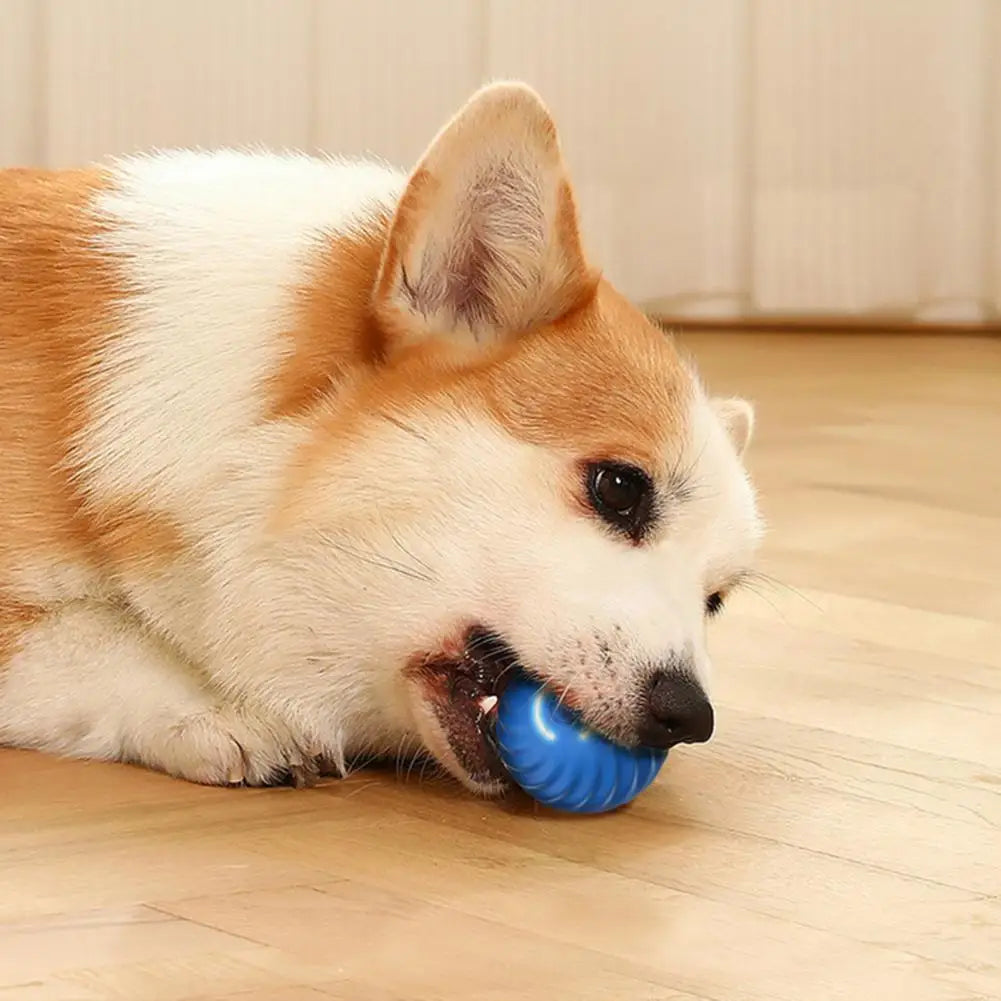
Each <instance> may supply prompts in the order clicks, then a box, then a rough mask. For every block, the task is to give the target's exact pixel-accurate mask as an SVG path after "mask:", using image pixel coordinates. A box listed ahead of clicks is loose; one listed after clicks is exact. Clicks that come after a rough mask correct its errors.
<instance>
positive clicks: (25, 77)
mask: <svg viewBox="0 0 1001 1001" xmlns="http://www.w3.org/2000/svg"><path fill="white" fill-rule="evenodd" d="M37 15H38V8H37V4H36V2H35V0H0V167H5V166H13V165H16V164H29V163H37V161H38V154H39V151H38V133H39V130H40V128H41V115H42V107H41V97H42V94H41V91H40V88H39V87H38V80H37V69H38V58H39V54H40V48H41V46H40V33H39V31H38V27H39V24H38V21H39V19H38V16H37Z"/></svg>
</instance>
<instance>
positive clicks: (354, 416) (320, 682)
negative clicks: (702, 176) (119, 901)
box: [0, 84, 759, 793]
mask: <svg viewBox="0 0 1001 1001" xmlns="http://www.w3.org/2000/svg"><path fill="white" fill-rule="evenodd" d="M0 375H2V378H0V483H2V486H0V744H7V745H12V746H20V747H27V748H38V749H41V750H45V751H49V752H54V753H57V754H64V755H71V756H76V757H89V758H97V759H106V760H121V761H129V762H136V763H141V764H143V765H147V766H149V767H151V768H155V769H161V770H163V771H166V772H169V773H171V774H174V775H178V776H183V777H185V778H188V779H192V780H195V781H198V782H205V783H234V782H247V783H265V782H269V781H273V780H275V779H276V778H277V777H278V776H280V775H282V774H284V773H287V772H289V771H292V772H296V771H297V770H299V771H301V770H303V769H305V770H308V769H309V767H310V766H311V764H312V762H313V761H315V760H317V759H323V760H326V761H332V762H333V763H334V764H335V765H337V766H338V767H343V766H344V763H345V761H346V760H348V759H350V758H351V757H352V756H355V755H360V754H390V755H391V754H394V753H395V752H397V750H398V749H399V748H400V747H401V746H402V747H406V746H408V745H409V746H413V745H415V744H417V743H418V742H419V743H420V745H421V746H422V747H424V748H425V749H426V750H427V751H428V752H430V753H431V754H432V755H433V756H434V757H435V758H437V760H438V761H439V762H440V763H441V764H443V765H444V766H445V767H446V768H448V769H449V770H451V771H452V772H453V773H454V774H455V775H456V776H457V777H458V778H459V779H460V780H462V781H464V782H465V783H466V784H467V785H469V786H470V787H471V788H473V789H474V790H477V791H480V792H487V793H489V792H494V791H496V790H497V789H499V788H500V787H501V784H502V783H501V782H500V781H499V780H497V779H496V777H495V776H491V775H490V774H489V773H487V772H482V771H480V770H478V769H477V767H475V762H474V764H473V765H470V763H469V761H468V760H466V759H464V758H462V756H461V755H460V754H459V753H458V751H459V750H460V749H458V748H456V747H455V746H453V742H452V741H451V740H450V735H449V733H448V732H446V728H445V727H444V726H443V725H442V722H441V716H440V714H439V713H438V712H437V711H436V705H438V703H440V701H441V700H442V699H446V700H447V698H448V695H447V693H444V694H443V691H442V689H441V687H440V685H439V687H438V688H435V685H436V684H438V683H439V682H440V679H435V678H434V677H432V676H431V675H429V674H428V672H427V671H426V670H425V667H426V666H427V665H429V664H433V663H435V662H436V658H437V659H440V658H443V657H444V658H445V659H446V660H447V659H448V658H450V657H451V658H454V659H456V660H457V661H461V659H462V657H463V655H464V654H463V643H464V642H465V639H464V638H465V637H467V636H468V635H469V631H470V629H471V628H473V627H475V626H481V627H483V628H486V629H489V630H491V631H492V633H494V634H496V635H497V636H499V637H502V638H503V640H504V641H505V642H506V643H507V644H508V645H509V647H510V649H511V650H512V651H514V653H515V654H516V655H517V658H518V661H519V662H520V663H521V665H522V666H523V667H524V668H525V669H526V670H529V671H531V672H533V673H535V674H537V675H538V676H540V677H541V678H543V679H545V680H547V681H549V682H550V683H551V684H552V685H553V686H554V687H555V688H557V689H559V690H561V691H562V692H563V693H564V694H565V696H566V697H567V698H568V699H569V700H570V701H572V703H573V704H574V705H575V706H576V708H577V709H578V710H579V711H580V712H581V713H582V714H583V715H584V717H585V718H587V719H589V720H590V721H591V722H592V723H594V724H595V725H596V726H598V727H599V728H601V729H603V730H604V731H605V732H607V733H609V734H611V735H612V736H615V737H617V738H619V739H623V740H626V741H629V740H633V741H635V740H638V739H639V736H638V735H639V734H640V724H639V722H638V720H640V718H641V717H642V715H643V713H644V712H646V709H645V708H644V705H645V703H644V699H645V698H648V694H647V695H645V694H644V693H648V690H649V683H650V677H651V676H652V673H654V672H656V671H661V676H663V666H664V665H669V666H670V672H669V674H670V677H671V678H677V679H680V680H682V681H684V682H685V683H686V684H688V685H689V687H691V686H692V685H694V686H696V687H700V686H701V687H704V686H705V685H706V683H707V675H708V672H709V661H708V657H707V654H706V649H705V627H704V603H705V601H706V598H707V596H708V595H715V594H717V593H723V592H725V591H726V590H727V588H729V587H730V586H731V585H732V584H733V583H734V582H736V581H737V580H739V578H740V577H741V575H742V574H743V573H744V572H745V571H746V570H747V569H748V567H749V564H750V561H751V559H752V556H753V552H754V549H755V545H756V542H757V538H758V534H759V529H758V518H757V514H756V511H755V503H754V498H753V493H752V490H751V487H750V486H749V483H748V480H747V477H746V475H745V473H744V470H743V468H742V465H741V462H740V454H741V453H742V451H743V449H744V446H745V445H746V443H747V439H748V437H749V435H750V430H751V410H750V408H749V407H748V405H747V404H745V403H743V402H742V401H734V400H730V401H725V402H720V401H713V400H710V399H709V398H708V397H707V396H706V394H705V392H704V390H703V389H702V387H701V385H700V384H699V382H698V381H697V379H696V378H695V377H694V375H693V374H692V371H691V370H690V368H689V366H688V365H687V364H685V363H683V362H682V360H681V359H680V358H679V355H678V354H677V352H676V349H675V347H674V346H673V345H672V343H671V341H670V339H669V338H668V337H666V336H665V335H664V334H663V333H662V332H661V331H659V330H658V329H656V328H655V327H654V326H653V325H651V324H650V323H649V322H648V321H647V320H646V319H645V318H644V317H643V316H642V315H641V314H640V313H639V312H638V311H637V310H636V309H635V308H633V307H632V306H631V305H630V304H629V303H628V302H627V301H626V300H625V299H624V298H623V297H622V296H621V295H620V294H619V293H617V292H616V291H615V289H614V288H612V287H611V285H609V284H608V283H607V282H606V281H605V280H603V279H602V278H601V277H600V275H599V273H598V272H597V271H596V270H595V269H594V268H593V267H592V265H591V264H590V263H589V262H588V260H587V259H586V257H585V254H584V251H583V249H582V246H581V239H580V236H579V233H578V221H577V213H576V209H575V204H574V197H573V193H572V189H571V186H570V183H569V180H568V177H567V173H566V170H565V167H564V163H563V159H562V156H561V153H560V150H559V145H558V141H557V136H556V131H555V128H554V126H553V122H552V120H551V118H550V116H549V114H548V112H547V111H546V109H545V108H544V106H543V105H542V104H541V102H540V101H539V99H538V97H537V96H536V95H535V94H534V93H533V92H532V91H530V90H529V89H528V88H526V87H523V86H521V85H517V84H496V85H492V86H490V87H488V88H486V89H484V90H483V91H481V92H480V93H479V94H477V95H476V96H475V97H474V98H473V99H472V100H471V101H470V102H469V104H467V105H466V106H465V107H464V108H463V109H462V110H461V111H460V113H459V114H458V115H457V116H456V117H455V118H454V119H453V120H452V121H451V122H450V123H449V124H448V125H447V126H446V127H445V128H444V129H443V131H442V132H441V133H440V134H439V135H438V137H437V138H436V139H435V140H434V142H433V143H432V145H431V146H430V148H429V150H428V152H427V153H426V154H425V156H424V157H423V159H422V160H421V162H420V163H419V165H418V166H417V168H416V169H415V170H414V171H413V173H411V174H410V175H409V176H406V175H403V174H400V173H398V172H396V171H395V170H391V169H389V168H387V167H385V166H383V165H380V164H375V163H368V162H360V161H340V160H324V159H313V158H308V157H306V156H299V155H281V156H277V155H269V154H262V153H253V154H249V153H248V154H244V153H235V152H220V153H193V152H176V153H163V154H156V155H153V156H149V157H140V158H134V159H127V160H124V161H120V162H116V163H114V164H113V165H111V166H109V167H107V168H100V169H92V170H85V171H67V172H44V171H34V170H10V171H4V172H0ZM605 460H611V461H615V462H619V463H624V464H629V465H633V466H636V467H639V468H641V469H642V470H644V471H646V473H647V474H648V475H649V477H650V478H651V481H652V483H653V485H654V488H655V491H656V506H657V517H656V519H655V520H654V521H653V522H652V523H651V526H650V529H649V531H648V532H647V533H646V534H645V535H644V536H643V538H642V539H640V538H626V537H624V536H623V535H622V534H621V533H620V532H616V531H614V530H613V529H611V528H610V527H609V526H608V525H607V524H606V523H604V522H603V521H602V520H601V518H599V517H598V516H597V515H596V513H595V511H594V509H593V504H591V502H590V501H589V495H588V493H587V485H586V483H585V477H584V474H583V472H582V470H585V469H587V468H590V467H589V464H594V463H596V462H600V461H605ZM436 700H437V702H436ZM439 708H440V706H439Z"/></svg>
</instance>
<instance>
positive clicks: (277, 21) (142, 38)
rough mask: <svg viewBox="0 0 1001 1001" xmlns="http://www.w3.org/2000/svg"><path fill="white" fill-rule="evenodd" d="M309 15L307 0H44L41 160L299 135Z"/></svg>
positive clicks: (305, 111) (273, 141)
mask: <svg viewBox="0 0 1001 1001" xmlns="http://www.w3.org/2000/svg"><path fill="white" fill-rule="evenodd" d="M38 2H41V0H38ZM311 18H312V5H311V3H310V2H309V0H211V2H204V0H171V2H170V3H164V2H159V0H142V2H136V0H47V3H46V19H45V23H46V32H47V42H46V48H47V50H48V65H47V77H46V86H47V89H48V107H49V118H48V121H47V122H46V123H45V125H46V128H45V153H46V155H47V158H48V160H49V161H50V162H52V163H55V164H66V163H74V162H78V161H81V160H89V159H93V158H98V157H101V156H103V155H106V154H108V153H121V152H129V151H133V150H137V149H144V148H148V147H151V146H161V147H162V146H198V145H204V146H216V145H246V144H250V143H266V144H269V145H277V146H283V145H288V146H305V145H308V143H309V141H310V138H311V137H310V123H311V118H312V112H311V104H312V66H311V27H312V21H311Z"/></svg>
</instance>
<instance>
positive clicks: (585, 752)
mask: <svg viewBox="0 0 1001 1001" xmlns="http://www.w3.org/2000/svg"><path fill="white" fill-rule="evenodd" d="M497 743H498V749H499V751H500V757H501V761H502V762H503V763H504V767H505V768H507V770H508V771H509V772H510V773H511V777H512V778H513V779H514V781H515V782H517V783H518V785H519V786H521V788H522V789H524V790H525V792H527V793H528V794H529V795H530V796H532V797H533V798H534V799H537V800H538V801H539V802H540V803H543V804H545V805H546V806H551V807H554V808H555V809H557V810H567V811H569V812H572V813H603V812H605V811H607V810H614V809H615V808H616V807H619V806H622V805H623V804H624V803H628V802H629V801H630V800H631V799H634V798H635V797H636V796H638V795H639V794H640V793H641V792H642V791H643V790H644V789H645V788H646V787H647V786H648V785H649V784H650V783H651V782H652V781H653V780H654V778H656V776H657V772H659V771H660V766H661V765H662V764H663V763H664V759H665V758H666V757H667V752H666V751H656V750H652V749H650V748H644V747H640V748H631V747H622V746H620V745H618V744H613V743H612V742H611V741H609V740H606V739H605V738H604V737H602V736H600V735H599V734H597V733H595V732H594V731H593V730H590V729H588V728H587V727H586V726H584V725H583V724H582V723H580V722H579V721H578V720H576V719H575V718H574V716H573V715H572V714H571V713H570V712H568V711H567V710H566V709H565V708H564V707H562V706H560V705H558V704H557V700H556V698H555V697H554V696H553V694H552V693H551V692H550V691H548V690H547V689H546V688H545V687H543V686H542V685H539V684H538V683H536V682H533V681H529V680H528V679H524V678H518V679H517V680H515V681H513V682H511V684H509V685H508V687H507V688H506V689H505V691H504V694H503V696H502V697H501V699H500V703H499V705H498V707H497Z"/></svg>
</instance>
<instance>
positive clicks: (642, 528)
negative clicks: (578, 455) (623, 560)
mask: <svg viewBox="0 0 1001 1001" xmlns="http://www.w3.org/2000/svg"><path fill="white" fill-rule="evenodd" d="M587 492H588V497H589V499H590V502H591V506H592V507H593V508H594V510H595V511H596V512H597V513H598V514H599V515H600V516H601V517H602V518H603V519H604V520H605V521H606V522H607V523H608V524H609V525H611V526H612V527H613V528H615V529H617V530H618V531H620V532H623V533H625V534H626V535H628V536H629V537H630V538H631V539H634V540H636V541H638V540H639V539H641V538H642V537H643V534H644V533H645V532H646V530H647V528H648V527H649V525H650V521H651V515H652V512H653V483H651V481H650V477H649V476H647V474H646V473H644V472H643V470H642V469H637V468H636V467H635V466H627V465H625V464H622V463H617V462H596V463H594V464H593V465H591V466H589V467H588V474H587Z"/></svg>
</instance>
